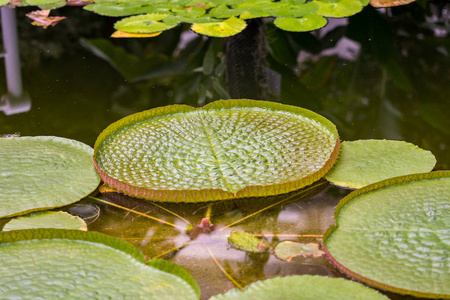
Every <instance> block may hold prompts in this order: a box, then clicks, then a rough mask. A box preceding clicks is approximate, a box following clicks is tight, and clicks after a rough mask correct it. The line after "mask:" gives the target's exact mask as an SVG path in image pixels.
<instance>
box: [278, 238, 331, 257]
mask: <svg viewBox="0 0 450 300" xmlns="http://www.w3.org/2000/svg"><path fill="white" fill-rule="evenodd" d="M324 254H325V253H324V252H323V251H322V250H320V249H319V244H317V243H307V244H305V243H297V242H293V241H284V242H281V243H278V245H277V246H276V247H275V255H276V256H277V257H278V258H279V259H282V260H286V261H291V260H292V259H293V258H294V257H298V256H312V257H320V256H322V255H324Z"/></svg>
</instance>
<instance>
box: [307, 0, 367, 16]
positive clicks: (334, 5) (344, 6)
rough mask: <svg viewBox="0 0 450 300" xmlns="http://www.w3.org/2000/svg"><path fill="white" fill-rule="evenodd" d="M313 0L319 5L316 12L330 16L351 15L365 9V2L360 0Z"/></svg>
mask: <svg viewBox="0 0 450 300" xmlns="http://www.w3.org/2000/svg"><path fill="white" fill-rule="evenodd" d="M313 2H314V3H316V4H317V5H319V8H318V10H317V11H316V14H318V15H319V16H324V17H330V18H344V17H350V16H353V15H355V14H357V13H359V12H360V11H361V10H362V9H363V4H362V3H361V1H360V0H338V1H320V0H313Z"/></svg>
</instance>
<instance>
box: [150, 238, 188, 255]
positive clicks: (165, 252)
mask: <svg viewBox="0 0 450 300" xmlns="http://www.w3.org/2000/svg"><path fill="white" fill-rule="evenodd" d="M191 243H193V241H189V242H186V243H184V244H183V245H180V246H177V247H173V248H170V249H169V250H167V251H164V252H163V253H160V254H158V255H156V256H154V257H152V259H157V258H160V257H163V256H164V255H166V254H169V253H170V252H173V251H177V250H179V249H181V248H183V247H185V246H187V245H189V244H191Z"/></svg>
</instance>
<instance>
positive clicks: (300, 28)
mask: <svg viewBox="0 0 450 300" xmlns="http://www.w3.org/2000/svg"><path fill="white" fill-rule="evenodd" d="M327 22H328V21H327V19H326V18H324V17H322V16H318V15H314V14H308V15H305V16H304V17H303V18H276V19H275V21H274V22H273V24H275V26H277V27H278V28H280V29H283V30H286V31H296V32H304V31H311V30H316V29H319V28H322V27H324V26H325V25H327Z"/></svg>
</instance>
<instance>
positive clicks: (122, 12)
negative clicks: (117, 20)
mask: <svg viewBox="0 0 450 300" xmlns="http://www.w3.org/2000/svg"><path fill="white" fill-rule="evenodd" d="M84 9H86V10H89V11H93V12H95V13H97V14H99V15H103V16H109V17H122V16H129V15H138V14H145V13H147V14H149V13H152V12H153V11H154V10H156V6H155V5H150V4H149V3H145V4H144V3H143V2H142V1H127V2H125V3H120V4H118V3H117V2H108V1H105V2H103V1H102V2H96V3H94V4H90V5H86V6H85V7H84Z"/></svg>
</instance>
